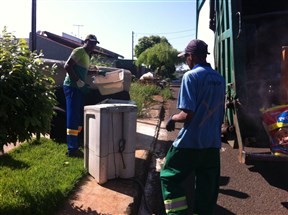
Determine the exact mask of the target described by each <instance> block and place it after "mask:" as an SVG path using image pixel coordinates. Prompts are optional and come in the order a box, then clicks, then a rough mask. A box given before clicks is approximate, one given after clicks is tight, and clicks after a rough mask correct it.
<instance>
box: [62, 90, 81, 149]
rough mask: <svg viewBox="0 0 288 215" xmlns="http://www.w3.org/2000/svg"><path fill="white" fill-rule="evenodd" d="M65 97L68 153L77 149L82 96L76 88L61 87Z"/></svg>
mask: <svg viewBox="0 0 288 215" xmlns="http://www.w3.org/2000/svg"><path fill="white" fill-rule="evenodd" d="M63 90H64V94H65V97H66V123H67V144H68V153H73V152H75V151H76V150H78V148H79V144H78V141H79V140H78V136H79V133H80V132H81V130H82V126H83V119H84V116H83V115H84V95H83V93H82V92H81V91H80V90H79V88H76V87H70V86H65V85H64V86H63Z"/></svg>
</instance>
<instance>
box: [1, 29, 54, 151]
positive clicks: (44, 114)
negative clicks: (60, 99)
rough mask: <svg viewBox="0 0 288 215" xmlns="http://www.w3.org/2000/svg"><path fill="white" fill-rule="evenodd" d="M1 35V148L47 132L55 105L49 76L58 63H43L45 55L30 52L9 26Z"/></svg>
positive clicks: (24, 42)
mask: <svg viewBox="0 0 288 215" xmlns="http://www.w3.org/2000/svg"><path fill="white" fill-rule="evenodd" d="M2 36H3V37H2V38H1V39H0V122H1V124H0V149H2V148H3V145H5V144H7V143H16V142H17V141H20V142H22V141H25V140H30V139H31V138H32V135H33V134H36V133H37V134H46V133H48V132H49V130H50V124H51V120H52V117H53V113H54V111H53V107H54V106H55V105H56V97H55V94H54V91H53V89H54V80H53V79H52V78H51V76H50V75H51V74H52V72H53V71H54V70H55V66H52V67H51V68H50V67H48V66H44V63H43V60H42V59H41V57H43V55H42V54H41V53H40V54H37V53H36V52H30V51H29V48H28V46H27V44H26V41H25V40H24V39H20V40H17V39H16V38H15V36H13V35H12V34H11V33H8V32H7V31H6V28H4V30H3V32H2ZM45 74H47V75H45ZM49 76H50V77H49Z"/></svg>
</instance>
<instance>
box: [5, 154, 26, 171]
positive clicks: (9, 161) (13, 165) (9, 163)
mask: <svg viewBox="0 0 288 215" xmlns="http://www.w3.org/2000/svg"><path fill="white" fill-rule="evenodd" d="M0 166H1V167H4V166H6V167H8V168H10V169H25V168H28V167H30V166H29V165H28V164H26V163H25V162H23V161H19V160H15V159H14V158H13V157H12V156H11V155H9V154H4V155H1V157H0Z"/></svg>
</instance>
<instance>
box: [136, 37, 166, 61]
mask: <svg viewBox="0 0 288 215" xmlns="http://www.w3.org/2000/svg"><path fill="white" fill-rule="evenodd" d="M162 42H164V43H167V44H169V45H170V46H171V44H170V43H169V42H168V40H167V39H166V37H160V36H149V37H146V36H145V37H142V38H140V39H139V40H138V44H137V45H136V46H135V56H136V57H137V58H138V57H139V56H140V55H141V54H142V53H143V52H144V51H145V50H146V49H148V48H151V47H153V46H154V45H156V44H158V43H162Z"/></svg>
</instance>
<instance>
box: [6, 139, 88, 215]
mask: <svg viewBox="0 0 288 215" xmlns="http://www.w3.org/2000/svg"><path fill="white" fill-rule="evenodd" d="M66 151H67V145H66V144H59V143H55V142H53V141H52V140H49V139H45V138H43V139H40V141H36V140H33V141H31V142H28V143H24V144H22V145H20V146H19V147H17V148H15V149H14V150H12V151H11V152H9V153H8V154H4V155H3V156H1V157H0V166H1V168H0V214H5V215H10V214H11V215H18V214H19V215H20V214H21V215H26V214H27V215H28V214H29V215H31V214H37V215H40V214H47V215H48V214H49V215H51V214H53V213H54V212H55V210H56V209H57V207H58V206H59V205H60V204H61V203H63V202H64V200H65V199H67V197H68V195H69V193H70V192H71V191H72V190H73V188H74V187H75V185H76V184H77V182H79V180H80V179H81V178H82V177H83V176H84V175H85V174H86V170H85V169H84V163H83V162H84V161H83V158H70V157H67V156H66V155H65V152H66Z"/></svg>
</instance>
